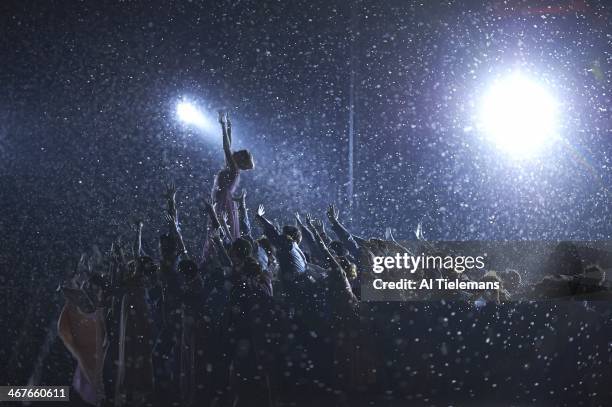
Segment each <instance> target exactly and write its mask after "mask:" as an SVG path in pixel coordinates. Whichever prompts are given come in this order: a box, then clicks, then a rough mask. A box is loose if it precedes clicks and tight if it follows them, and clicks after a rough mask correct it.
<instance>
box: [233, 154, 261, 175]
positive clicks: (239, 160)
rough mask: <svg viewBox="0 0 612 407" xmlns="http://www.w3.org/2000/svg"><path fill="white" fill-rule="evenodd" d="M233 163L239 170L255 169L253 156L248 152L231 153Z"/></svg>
mask: <svg viewBox="0 0 612 407" xmlns="http://www.w3.org/2000/svg"><path fill="white" fill-rule="evenodd" d="M232 157H233V158H234V162H235V163H236V165H237V166H238V168H240V169H241V170H252V169H253V168H255V161H254V160H253V155H252V154H251V152H250V151H249V150H238V151H234V152H233V153H232Z"/></svg>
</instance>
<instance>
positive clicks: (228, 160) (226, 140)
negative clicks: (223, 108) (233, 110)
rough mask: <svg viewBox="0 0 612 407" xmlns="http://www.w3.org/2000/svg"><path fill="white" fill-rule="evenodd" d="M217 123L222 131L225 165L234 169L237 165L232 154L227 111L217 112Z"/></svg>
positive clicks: (230, 125)
mask: <svg viewBox="0 0 612 407" xmlns="http://www.w3.org/2000/svg"><path fill="white" fill-rule="evenodd" d="M219 124H220V125H221V132H222V133H223V152H224V153H225V165H226V166H227V167H228V168H230V169H232V170H234V171H236V170H237V169H238V167H237V166H236V162H235V161H234V157H233V155H232V122H231V121H230V118H229V115H228V114H227V113H223V112H219Z"/></svg>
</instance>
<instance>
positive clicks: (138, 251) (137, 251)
mask: <svg viewBox="0 0 612 407" xmlns="http://www.w3.org/2000/svg"><path fill="white" fill-rule="evenodd" d="M134 225H135V226H136V241H135V242H134V257H141V256H144V255H145V254H144V251H143V250H142V227H143V225H144V224H143V222H142V221H141V220H137V221H136V222H135V223H134Z"/></svg>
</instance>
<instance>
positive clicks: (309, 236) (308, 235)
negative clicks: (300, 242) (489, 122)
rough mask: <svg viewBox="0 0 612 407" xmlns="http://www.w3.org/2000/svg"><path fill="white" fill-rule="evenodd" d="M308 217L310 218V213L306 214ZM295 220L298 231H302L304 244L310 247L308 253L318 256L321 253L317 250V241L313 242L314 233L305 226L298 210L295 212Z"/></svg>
mask: <svg viewBox="0 0 612 407" xmlns="http://www.w3.org/2000/svg"><path fill="white" fill-rule="evenodd" d="M309 218H310V215H308V214H306V219H309ZM295 222H296V224H297V226H298V227H299V228H300V231H301V232H302V238H303V239H304V242H305V243H306V246H308V248H309V249H310V254H311V255H313V256H315V257H317V258H320V257H321V255H322V253H321V251H320V250H319V246H318V245H317V242H315V237H314V234H313V233H312V231H311V230H310V229H309V228H308V227H306V225H304V223H303V222H302V218H301V217H300V213H299V212H296V213H295Z"/></svg>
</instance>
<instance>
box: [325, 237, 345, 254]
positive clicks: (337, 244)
mask: <svg viewBox="0 0 612 407" xmlns="http://www.w3.org/2000/svg"><path fill="white" fill-rule="evenodd" d="M329 248H330V249H331V250H332V251H333V252H334V253H336V255H337V256H347V255H348V250H346V248H345V247H344V244H342V242H341V241H339V240H334V241H333V242H331V243H330V244H329Z"/></svg>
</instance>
